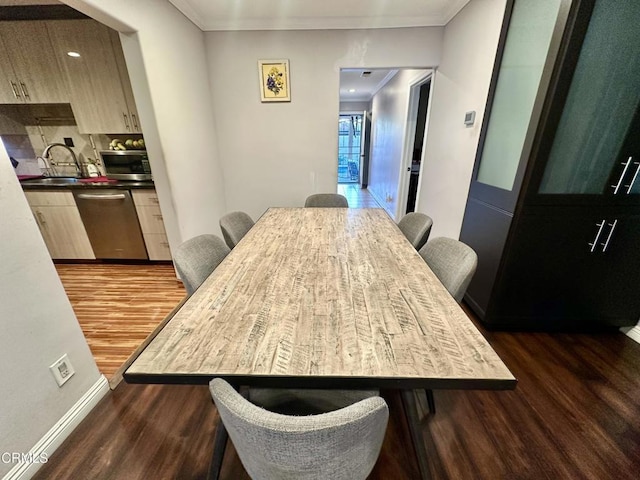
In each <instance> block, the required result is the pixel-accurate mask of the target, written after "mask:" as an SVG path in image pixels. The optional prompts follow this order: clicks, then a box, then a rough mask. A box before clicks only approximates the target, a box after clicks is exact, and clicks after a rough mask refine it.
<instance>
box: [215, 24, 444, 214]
mask: <svg viewBox="0 0 640 480" xmlns="http://www.w3.org/2000/svg"><path fill="white" fill-rule="evenodd" d="M442 32H443V29H442V28H440V27H437V28H400V29H381V30H335V31H322V30H313V31H268V32H267V31H255V32H250V31H243V32H207V33H206V34H205V39H206V46H207V57H208V62H209V76H210V81H211V91H212V95H213V109H214V112H215V118H216V127H217V135H218V145H219V153H220V160H221V163H222V165H223V170H224V177H225V187H226V188H225V192H226V195H227V197H226V201H227V206H228V208H229V210H243V211H245V212H247V213H248V214H249V215H251V216H252V217H254V218H257V217H259V216H260V215H261V214H262V213H263V212H264V211H265V210H266V209H267V208H268V207H271V206H301V205H303V204H304V199H305V198H306V197H307V196H308V195H310V194H312V193H314V192H335V191H336V183H337V151H338V115H339V82H340V68H347V67H369V68H376V67H379V68H384V67H387V68H388V67H416V66H418V67H421V66H432V65H437V64H438V63H439V62H440V52H441V47H442ZM279 58H286V59H289V62H290V70H291V102H290V103H261V102H260V95H259V79H258V64H257V62H258V60H260V59H279Z"/></svg>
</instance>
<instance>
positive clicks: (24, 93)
mask: <svg viewBox="0 0 640 480" xmlns="http://www.w3.org/2000/svg"><path fill="white" fill-rule="evenodd" d="M20 89H21V90H22V95H23V96H24V98H26V99H28V100H31V97H30V96H29V90H27V86H26V85H25V84H24V82H20Z"/></svg>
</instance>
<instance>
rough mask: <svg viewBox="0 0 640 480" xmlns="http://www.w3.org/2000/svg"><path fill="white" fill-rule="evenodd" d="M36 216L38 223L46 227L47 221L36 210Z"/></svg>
mask: <svg viewBox="0 0 640 480" xmlns="http://www.w3.org/2000/svg"><path fill="white" fill-rule="evenodd" d="M36 216H37V217H38V218H37V220H38V223H40V225H42V228H47V222H46V221H45V219H44V216H43V215H42V212H39V211H36Z"/></svg>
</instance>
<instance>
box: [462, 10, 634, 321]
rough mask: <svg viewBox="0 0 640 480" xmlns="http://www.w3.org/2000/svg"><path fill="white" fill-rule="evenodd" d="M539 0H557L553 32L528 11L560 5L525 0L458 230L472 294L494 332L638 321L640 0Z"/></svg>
mask: <svg viewBox="0 0 640 480" xmlns="http://www.w3.org/2000/svg"><path fill="white" fill-rule="evenodd" d="M541 3H548V4H550V5H551V6H555V5H556V4H557V9H556V10H555V11H554V12H553V14H554V17H553V19H550V18H546V20H545V21H546V22H547V23H548V24H549V25H548V27H547V28H548V31H546V33H544V34H540V33H538V34H536V33H535V32H539V30H535V29H534V27H533V26H532V28H531V29H529V28H528V27H527V26H526V25H527V22H526V20H527V18H534V19H536V18H539V16H540V15H541V16H545V15H546V14H547V13H548V12H549V9H550V8H549V7H550V5H546V7H545V6H542V5H540V11H541V12H543V13H541V14H540V15H539V16H536V14H535V12H534V14H532V9H533V10H535V9H536V7H535V6H534V5H536V4H538V2H537V1H536V2H533V1H532V0H515V2H512V3H511V4H510V5H509V8H508V12H507V15H506V17H505V25H504V28H503V37H502V39H501V47H500V48H499V54H498V56H497V57H498V58H497V60H496V69H495V70H494V71H495V74H494V78H493V81H492V87H491V89H490V95H489V102H488V105H487V113H486V115H485V121H484V124H483V127H482V132H481V138H480V144H479V146H478V153H477V156H476V164H475V168H474V174H473V179H472V182H471V186H470V191H469V199H468V201H467V207H466V211H465V217H464V222H463V226H462V232H461V237H460V238H461V240H462V241H464V242H465V243H468V244H469V245H471V246H472V247H473V248H474V249H475V250H476V251H477V252H478V256H479V266H478V272H477V274H476V276H475V278H474V280H473V282H472V283H471V285H470V287H469V289H468V291H467V295H466V297H465V299H466V301H467V302H468V304H469V305H470V306H471V307H472V308H473V309H474V311H475V312H476V313H477V314H478V315H479V316H480V318H481V319H482V321H483V322H484V323H485V324H486V325H487V326H488V327H489V328H494V329H527V330H546V331H548V330H574V331H575V330H583V331H587V330H593V329H600V328H606V327H614V326H616V327H617V326H627V325H635V324H636V323H637V322H638V319H639V318H640V286H639V283H640V174H639V173H640V113H639V110H640V109H639V103H640V34H639V33H638V25H640V1H638V0H615V1H614V0H573V1H559V0H557V1H554V0H542V1H541ZM545 8H546V9H545ZM544 12H547V13H544ZM528 35H529V36H533V37H536V38H537V41H539V42H541V43H542V46H540V51H537V50H536V51H534V52H533V53H531V52H530V51H528V50H527V48H529V49H530V48H532V47H531V46H527V45H526V42H525V40H526V37H527V36H528ZM536 35H537V36H536ZM541 37H544V38H542V40H540V38H541ZM545 42H546V44H545ZM543 47H544V49H546V50H545V51H544V52H542V50H543ZM518 49H519V50H518ZM534 50H535V49H534ZM514 51H515V52H518V51H519V52H524V53H521V54H520V55H517V54H515V53H514ZM536 52H537V53H536ZM542 53H544V58H542V56H543V55H542ZM536 55H540V57H539V58H537V60H536V59H535V58H534V57H535V56H536ZM534 60H535V61H537V62H538V67H539V68H537V70H536V71H537V73H536V74H535V75H532V74H531V71H533V70H531V69H529V70H528V72H529V75H528V76H527V75H525V73H524V71H527V66H528V65H529V64H530V63H534ZM541 60H542V61H541ZM534 70H535V69H534ZM536 75H537V77H536ZM532 77H533V78H532ZM527 80H530V81H535V85H531V84H530V83H527ZM527 88H529V90H527ZM520 92H523V96H524V97H526V99H530V101H529V100H527V102H528V103H527V102H522V99H521V98H520ZM519 102H520V103H525V105H524V107H522V106H521V105H520V104H519ZM514 131H515V133H514ZM514 137H515V138H514Z"/></svg>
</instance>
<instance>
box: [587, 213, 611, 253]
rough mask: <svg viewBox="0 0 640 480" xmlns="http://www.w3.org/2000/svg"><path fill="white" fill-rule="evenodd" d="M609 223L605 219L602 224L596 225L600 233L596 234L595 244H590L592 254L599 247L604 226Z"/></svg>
mask: <svg viewBox="0 0 640 480" xmlns="http://www.w3.org/2000/svg"><path fill="white" fill-rule="evenodd" d="M606 223H607V221H606V220H605V219H602V221H601V222H600V223H596V227H599V228H598V233H596V238H594V239H593V243H589V246H590V247H591V253H593V252H594V251H595V250H596V247H597V246H598V239H599V238H600V234H601V233H602V229H603V228H604V225H605V224H606Z"/></svg>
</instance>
